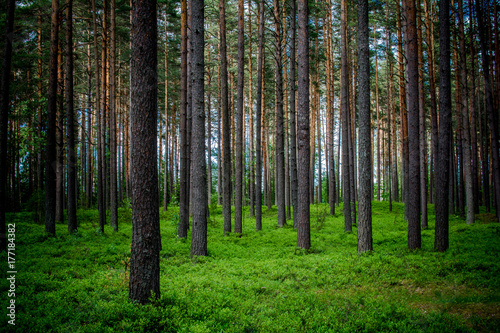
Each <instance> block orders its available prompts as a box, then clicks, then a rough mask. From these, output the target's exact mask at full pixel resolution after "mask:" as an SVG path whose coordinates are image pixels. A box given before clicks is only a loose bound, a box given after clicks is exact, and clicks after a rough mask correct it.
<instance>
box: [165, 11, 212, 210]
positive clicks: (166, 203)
mask: <svg viewBox="0 0 500 333" xmlns="http://www.w3.org/2000/svg"><path fill="white" fill-rule="evenodd" d="M167 22H168V21H167V11H166V9H165V36H167ZM164 62H165V169H164V172H163V211H164V212H165V211H167V208H168V204H169V203H170V193H171V192H170V188H169V184H170V182H169V170H170V169H169V163H168V154H169V140H168V139H169V126H170V121H169V120H168V119H169V118H168V84H169V83H168V38H167V37H165V55H164ZM209 98H210V97H209ZM209 105H210V102H209ZM172 119H173V118H172ZM208 119H209V120H210V118H208ZM209 126H210V125H209ZM209 140H210V138H209ZM160 145H161V143H160ZM208 148H209V149H210V141H209V145H208ZM160 158H161V155H160ZM209 158H210V154H209ZM209 172H210V170H209Z"/></svg>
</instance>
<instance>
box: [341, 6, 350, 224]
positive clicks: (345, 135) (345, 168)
mask: <svg viewBox="0 0 500 333" xmlns="http://www.w3.org/2000/svg"><path fill="white" fill-rule="evenodd" d="M340 8H341V9H340V13H341V14H340V22H341V24H340V45H341V47H340V61H341V74H340V89H341V90H340V103H341V105H340V108H341V113H342V199H343V202H344V231H345V232H352V216H351V214H352V213H351V210H352V208H351V185H350V177H349V176H350V172H349V171H350V170H349V169H350V168H349V163H350V161H349V155H350V154H349V127H350V125H349V123H350V119H351V116H350V110H349V68H348V66H349V65H348V59H347V52H348V49H347V8H346V1H345V0H341V2H340Z"/></svg>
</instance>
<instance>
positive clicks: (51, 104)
mask: <svg viewBox="0 0 500 333" xmlns="http://www.w3.org/2000/svg"><path fill="white" fill-rule="evenodd" d="M58 16H59V0H52V13H51V20H50V56H49V59H50V60H49V61H50V63H49V87H48V101H47V144H46V148H45V150H46V154H47V156H46V157H45V163H46V164H45V232H47V233H49V234H51V235H52V236H55V235H56V163H57V162H56V154H57V153H56V149H57V148H56V116H57V50H58V44H59V22H58Z"/></svg>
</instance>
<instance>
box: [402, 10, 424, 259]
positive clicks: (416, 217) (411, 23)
mask: <svg viewBox="0 0 500 333" xmlns="http://www.w3.org/2000/svg"><path fill="white" fill-rule="evenodd" d="M416 21H417V20H416V6H415V0H406V43H407V50H408V53H407V55H406V57H407V59H408V92H409V94H408V148H409V155H408V161H409V163H408V172H409V178H408V186H409V188H408V197H407V198H406V199H407V200H406V201H405V206H407V207H408V208H407V212H408V215H407V217H408V248H409V249H419V248H420V247H421V235H420V201H421V200H420V152H419V150H420V138H419V137H420V132H419V101H418V96H419V91H418V43H417V24H416V23H417V22H416Z"/></svg>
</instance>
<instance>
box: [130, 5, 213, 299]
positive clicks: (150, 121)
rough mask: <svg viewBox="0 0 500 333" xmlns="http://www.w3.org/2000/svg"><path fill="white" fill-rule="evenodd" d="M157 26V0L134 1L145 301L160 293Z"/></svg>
mask: <svg viewBox="0 0 500 333" xmlns="http://www.w3.org/2000/svg"><path fill="white" fill-rule="evenodd" d="M156 25H157V23H156V1H155V0H135V1H134V4H133V5H132V29H131V41H132V60H131V68H130V70H131V85H132V87H131V94H132V95H131V102H132V104H131V109H130V120H131V123H130V126H131V144H132V149H131V183H132V184H131V185H132V246H131V249H132V250H131V255H130V282H129V297H130V299H131V300H132V301H134V302H138V303H141V304H145V303H149V301H150V298H151V297H152V296H153V293H154V297H155V298H160V248H161V237H160V217H159V202H158V169H157V150H156V147H157V142H156V140H157V134H156V131H157V130H156V125H157V118H158V109H157V85H158V83H157V75H156V73H157V45H156V43H157V29H156ZM202 204H203V205H204V202H203V203H202Z"/></svg>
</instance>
